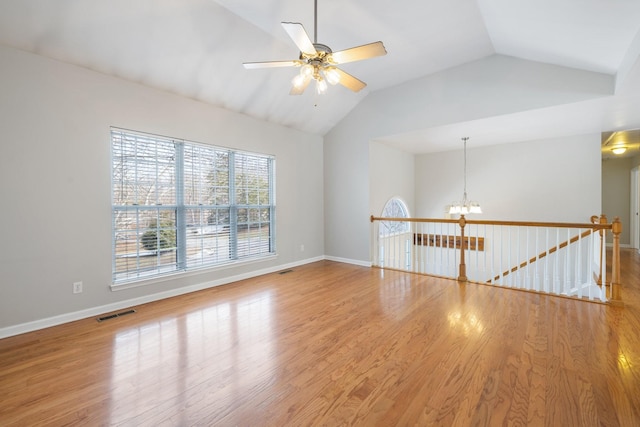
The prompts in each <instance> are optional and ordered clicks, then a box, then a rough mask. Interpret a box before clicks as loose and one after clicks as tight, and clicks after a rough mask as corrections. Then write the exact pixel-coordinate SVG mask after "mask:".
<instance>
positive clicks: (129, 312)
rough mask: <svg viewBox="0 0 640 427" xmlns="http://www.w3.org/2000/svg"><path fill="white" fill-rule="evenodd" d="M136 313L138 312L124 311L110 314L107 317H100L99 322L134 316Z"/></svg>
mask: <svg viewBox="0 0 640 427" xmlns="http://www.w3.org/2000/svg"><path fill="white" fill-rule="evenodd" d="M135 312H136V311H135V310H127V311H123V312H121V313H114V314H108V315H106V316H102V317H98V322H102V321H103V320H109V319H114V318H116V317H120V316H126V315H127V314H133V313H135Z"/></svg>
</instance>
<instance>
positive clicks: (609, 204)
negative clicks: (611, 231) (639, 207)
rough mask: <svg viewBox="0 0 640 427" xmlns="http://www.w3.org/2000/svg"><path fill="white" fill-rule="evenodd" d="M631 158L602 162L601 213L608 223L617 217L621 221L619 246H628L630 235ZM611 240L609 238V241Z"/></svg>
mask: <svg viewBox="0 0 640 427" xmlns="http://www.w3.org/2000/svg"><path fill="white" fill-rule="evenodd" d="M632 163H633V161H632V158H621V159H609V160H603V161H602V213H603V214H605V215H607V219H608V220H609V221H613V218H615V217H619V218H620V221H622V233H621V234H620V244H622V245H629V244H630V243H631V237H630V236H631V235H630V233H629V230H630V226H631V222H630V221H631V217H630V213H631V169H632ZM608 240H611V241H612V238H611V237H610V236H609V239H608Z"/></svg>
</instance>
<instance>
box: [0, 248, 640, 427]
mask: <svg viewBox="0 0 640 427" xmlns="http://www.w3.org/2000/svg"><path fill="white" fill-rule="evenodd" d="M622 264H623V271H622V274H623V276H622V279H623V281H622V283H623V291H622V292H623V294H622V297H623V300H624V301H625V304H626V305H625V307H624V308H616V307H609V306H605V305H601V304H596V303H587V302H580V301H575V300H570V299H564V298H558V297H547V296H542V295H537V294H532V293H527V292H518V291H511V290H501V289H496V288H493V287H490V286H483V285H475V284H469V285H466V286H465V285H458V284H457V283H456V282H453V281H447V280H443V279H435V278H429V277H425V276H419V275H411V274H406V273H400V272H383V271H381V270H377V269H369V268H364V267H358V266H353V265H347V264H340V263H334V262H329V261H323V262H317V263H313V264H309V265H306V266H302V267H298V268H295V269H293V271H291V272H289V273H286V274H270V275H266V276H262V277H259V278H255V279H251V280H246V281H243V282H239V283H236V284H233V285H227V286H221V287H218V288H214V289H210V290H206V291H201V292H197V293H193V294H189V295H184V296H181V297H176V298H172V299H168V300H164V301H159V302H155V303H150V304H146V305H142V306H138V307H134V308H135V309H136V310H137V312H136V313H135V314H131V315H127V316H122V317H118V318H114V319H111V320H107V321H104V322H101V323H99V322H97V321H96V320H95V319H85V320H82V321H78V322H73V323H69V324H66V325H61V326H58V327H54V328H49V329H46V330H41V331H36V332H32V333H28V334H24V335H20V336H15V337H11V338H6V339H3V340H0V362H1V365H0V396H1V397H0V399H1V400H0V425H1V426H37V425H54V426H59V425H91V426H93V425H118V426H120V425H122V426H147V425H148V426H163V425H166V426H190V425H216V426H217V425H220V426H262V425H265V426H288V425H291V426H300V425H327V426H335V425H362V426H373V425H380V426H393V425H420V426H431V425H434V426H454V425H457V426H470V425H474V426H475V425H491V426H493V425H515V426H517V425H531V426H543V425H544V426H592V425H593V426H595V425H598V426H618V425H620V426H638V425H640V256H638V254H637V253H635V252H633V251H631V250H623V254H622Z"/></svg>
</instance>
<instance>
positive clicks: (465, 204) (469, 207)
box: [448, 137, 482, 215]
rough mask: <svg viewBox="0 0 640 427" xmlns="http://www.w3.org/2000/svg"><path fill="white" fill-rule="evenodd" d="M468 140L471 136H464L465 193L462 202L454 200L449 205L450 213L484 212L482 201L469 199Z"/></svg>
mask: <svg viewBox="0 0 640 427" xmlns="http://www.w3.org/2000/svg"><path fill="white" fill-rule="evenodd" d="M467 140H469V137H464V138H462V141H463V142H464V193H463V196H462V201H461V202H453V204H451V205H449V206H448V208H449V209H448V213H450V214H459V215H467V214H470V213H478V214H480V213H482V209H480V203H478V202H473V201H469V200H467Z"/></svg>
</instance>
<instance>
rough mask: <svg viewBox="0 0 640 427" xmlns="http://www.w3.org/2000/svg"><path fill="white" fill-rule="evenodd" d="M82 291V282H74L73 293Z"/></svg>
mask: <svg viewBox="0 0 640 427" xmlns="http://www.w3.org/2000/svg"><path fill="white" fill-rule="evenodd" d="M81 292H82V282H73V293H74V294H79V293H81Z"/></svg>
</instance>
